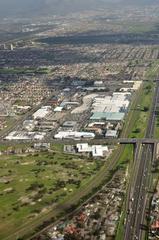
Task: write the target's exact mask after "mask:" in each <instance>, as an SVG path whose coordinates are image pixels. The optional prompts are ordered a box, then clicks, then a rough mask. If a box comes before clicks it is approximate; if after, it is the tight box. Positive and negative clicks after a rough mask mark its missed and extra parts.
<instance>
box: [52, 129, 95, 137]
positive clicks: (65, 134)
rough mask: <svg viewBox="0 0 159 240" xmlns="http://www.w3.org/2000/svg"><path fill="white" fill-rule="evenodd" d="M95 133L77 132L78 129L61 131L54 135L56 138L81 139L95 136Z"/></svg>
mask: <svg viewBox="0 0 159 240" xmlns="http://www.w3.org/2000/svg"><path fill="white" fill-rule="evenodd" d="M94 137H95V134H94V133H90V132H76V131H74V132H73V131H66V132H65V131H61V132H58V133H57V134H55V135H54V138H56V139H67V138H70V139H81V138H94Z"/></svg>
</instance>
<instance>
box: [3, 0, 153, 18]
mask: <svg viewBox="0 0 159 240" xmlns="http://www.w3.org/2000/svg"><path fill="white" fill-rule="evenodd" d="M157 2H158V0H0V18H2V17H8V16H38V15H39V14H65V13H69V12H75V11H83V10H88V9H90V10H92V9H97V8H106V7H107V6H110V5H111V6H114V7H115V6H116V7H117V6H118V7H123V6H125V5H128V4H131V5H132V4H133V5H134V4H137V5H144V4H151V5H153V4H155V3H157ZM121 4H122V5H121Z"/></svg>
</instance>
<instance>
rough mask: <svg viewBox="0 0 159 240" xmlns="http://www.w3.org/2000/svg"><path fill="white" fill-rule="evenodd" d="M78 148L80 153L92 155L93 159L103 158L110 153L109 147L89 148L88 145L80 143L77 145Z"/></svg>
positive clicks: (94, 146)
mask: <svg viewBox="0 0 159 240" xmlns="http://www.w3.org/2000/svg"><path fill="white" fill-rule="evenodd" d="M76 148H77V150H78V152H79V153H91V154H92V156H93V157H103V156H104V154H105V153H107V152H108V151H109V150H108V147H107V146H102V145H92V146H89V145H88V143H79V144H77V145H76Z"/></svg>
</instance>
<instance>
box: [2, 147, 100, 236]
mask: <svg viewBox="0 0 159 240" xmlns="http://www.w3.org/2000/svg"><path fill="white" fill-rule="evenodd" d="M60 148H61V147H60V146H57V147H56V149H55V151H54V152H53V153H48V152H46V153H36V154H27V155H5V156H4V155H3V156H0V169H1V172H0V206H1V207H0V239H5V237H7V235H8V234H11V233H12V232H14V231H15V229H16V228H18V227H19V225H23V224H24V223H26V222H27V221H28V222H32V221H35V219H37V218H38V217H39V216H40V215H44V214H46V213H47V212H49V211H50V209H51V208H52V206H53V205H54V204H55V203H59V202H62V201H64V199H65V198H68V196H69V195H71V194H73V192H75V191H77V189H80V188H82V186H83V185H84V184H86V183H87V181H89V180H90V179H91V178H92V177H93V176H94V175H95V173H96V172H97V171H98V170H99V169H100V168H101V166H102V165H103V163H102V162H101V161H97V160H92V159H89V158H86V157H82V156H81V157H80V156H74V155H68V154H63V153H62V152H61V151H60Z"/></svg>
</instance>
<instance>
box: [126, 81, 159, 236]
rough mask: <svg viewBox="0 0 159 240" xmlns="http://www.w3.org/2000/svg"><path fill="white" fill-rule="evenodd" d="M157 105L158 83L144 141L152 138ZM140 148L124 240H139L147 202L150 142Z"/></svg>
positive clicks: (150, 157) (137, 153) (135, 162)
mask: <svg viewBox="0 0 159 240" xmlns="http://www.w3.org/2000/svg"><path fill="white" fill-rule="evenodd" d="M158 104H159V83H158V82H156V89H155V93H154V98H153V103H152V109H151V112H150V116H149V120H148V125H147V129H146V134H145V139H151V138H153V136H154V129H155V119H156V116H155V111H156V108H157V106H158ZM139 149H140V148H138V149H137V152H136V159H135V161H134V169H135V174H134V172H133V173H132V174H133V179H132V181H131V182H130V187H129V189H130V190H129V191H131V192H129V193H128V197H129V199H128V201H129V204H128V207H129V209H127V217H126V222H125V234H124V240H141V239H142V236H143V235H142V234H143V230H142V228H141V226H142V224H144V220H145V208H146V202H147V200H148V194H147V192H148V185H149V177H150V171H149V170H150V169H151V165H152V159H153V155H152V145H151V141H150V144H148V145H144V144H143V145H142V144H141V152H140V151H139Z"/></svg>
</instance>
